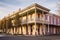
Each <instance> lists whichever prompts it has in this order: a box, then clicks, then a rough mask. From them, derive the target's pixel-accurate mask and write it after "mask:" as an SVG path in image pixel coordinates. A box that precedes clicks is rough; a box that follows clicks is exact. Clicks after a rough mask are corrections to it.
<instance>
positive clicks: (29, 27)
mask: <svg viewBox="0 0 60 40" xmlns="http://www.w3.org/2000/svg"><path fill="white" fill-rule="evenodd" d="M28 35H31V26H30V25H28Z"/></svg>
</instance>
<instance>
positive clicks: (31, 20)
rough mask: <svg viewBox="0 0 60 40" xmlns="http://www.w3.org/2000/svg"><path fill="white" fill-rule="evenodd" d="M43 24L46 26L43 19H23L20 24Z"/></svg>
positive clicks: (45, 21)
mask: <svg viewBox="0 0 60 40" xmlns="http://www.w3.org/2000/svg"><path fill="white" fill-rule="evenodd" d="M35 22H36V23H44V24H48V20H45V19H43V18H36V20H35V19H27V20H26V19H25V20H22V24H27V23H35Z"/></svg>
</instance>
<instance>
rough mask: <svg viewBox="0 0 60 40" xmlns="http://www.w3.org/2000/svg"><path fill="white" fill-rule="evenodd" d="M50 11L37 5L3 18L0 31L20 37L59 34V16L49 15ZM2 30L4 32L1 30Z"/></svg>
mask: <svg viewBox="0 0 60 40" xmlns="http://www.w3.org/2000/svg"><path fill="white" fill-rule="evenodd" d="M49 11H50V9H48V8H45V7H43V6H41V5H39V4H37V3H35V4H33V5H30V6H28V7H27V8H25V9H23V10H19V11H17V12H13V13H14V14H12V15H9V16H8V17H4V18H3V19H2V20H1V21H2V31H3V32H6V33H8V34H20V35H37V36H38V35H51V34H60V16H58V15H55V14H51V13H49ZM3 29H4V30H3Z"/></svg>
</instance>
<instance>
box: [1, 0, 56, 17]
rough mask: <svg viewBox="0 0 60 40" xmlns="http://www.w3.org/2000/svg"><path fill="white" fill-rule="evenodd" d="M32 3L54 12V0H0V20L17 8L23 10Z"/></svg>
mask: <svg viewBox="0 0 60 40" xmlns="http://www.w3.org/2000/svg"><path fill="white" fill-rule="evenodd" d="M33 3H38V4H40V5H42V6H45V7H47V8H49V9H51V10H52V12H54V11H55V10H56V9H55V8H56V7H55V6H56V4H55V3H56V0H0V18H2V17H3V16H6V15H8V14H9V13H11V12H13V11H15V10H16V9H19V8H25V7H27V6H29V5H31V4H33Z"/></svg>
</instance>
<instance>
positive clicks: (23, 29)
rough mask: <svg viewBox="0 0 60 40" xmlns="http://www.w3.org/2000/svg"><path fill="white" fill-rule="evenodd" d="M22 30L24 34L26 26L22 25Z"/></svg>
mask: <svg viewBox="0 0 60 40" xmlns="http://www.w3.org/2000/svg"><path fill="white" fill-rule="evenodd" d="M22 32H23V34H24V35H26V26H23V27H22Z"/></svg>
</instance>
